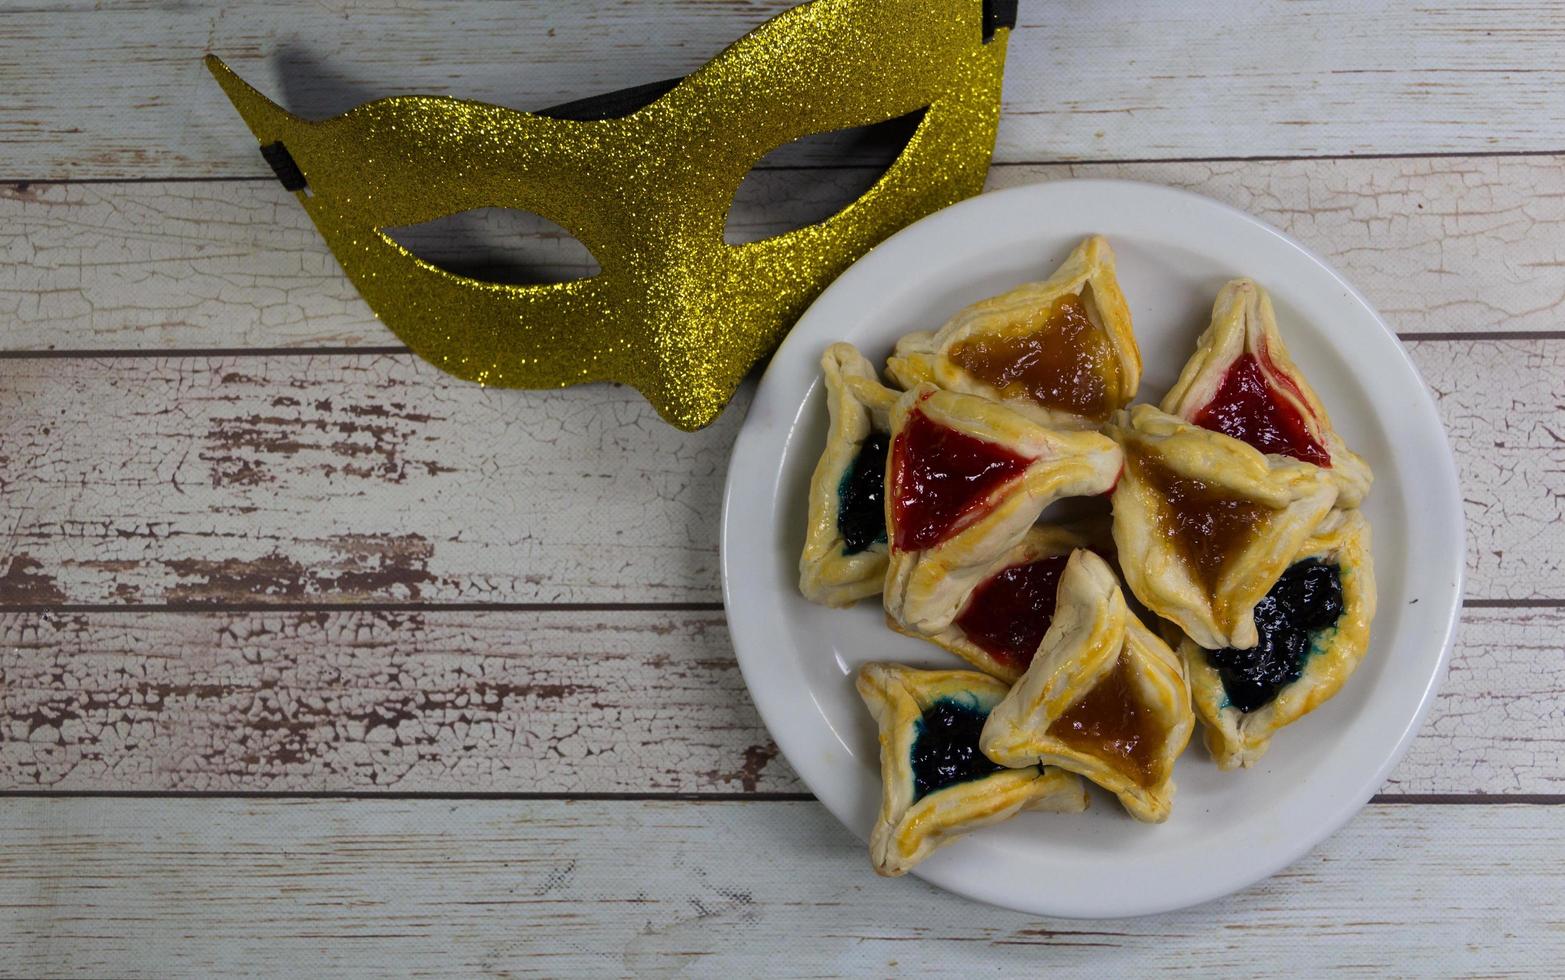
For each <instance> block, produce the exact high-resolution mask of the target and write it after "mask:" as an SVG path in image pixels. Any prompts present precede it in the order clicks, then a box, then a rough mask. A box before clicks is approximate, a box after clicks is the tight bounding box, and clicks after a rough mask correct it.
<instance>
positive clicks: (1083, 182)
mask: <svg viewBox="0 0 1565 980" xmlns="http://www.w3.org/2000/svg"><path fill="white" fill-rule="evenodd" d="M1066 185H1069V186H1070V187H1073V188H1076V189H1077V190H1079V191H1081V192H1083V193H1091V192H1113V191H1116V190H1118V191H1124V192H1131V193H1135V194H1149V193H1150V194H1152V195H1153V196H1166V197H1167V198H1168V200H1169V201H1170V202H1173V203H1182V204H1183V205H1185V206H1195V207H1198V208H1204V209H1217V210H1220V211H1222V212H1225V213H1226V214H1227V215H1228V216H1229V217H1230V218H1232V219H1237V220H1238V221H1240V222H1242V223H1244V224H1246V225H1249V226H1250V227H1252V228H1254V229H1256V230H1259V231H1261V232H1264V233H1266V234H1267V235H1269V236H1271V237H1274V238H1276V239H1278V240H1280V242H1281V243H1283V244H1284V245H1286V246H1288V247H1289V248H1291V249H1293V250H1294V251H1296V252H1298V253H1300V255H1301V256H1302V257H1303V258H1304V259H1306V260H1308V261H1309V262H1310V263H1312V264H1314V265H1315V266H1316V267H1317V268H1318V269H1319V270H1320V271H1322V272H1324V273H1325V274H1326V275H1327V276H1329V277H1330V278H1331V279H1332V280H1334V281H1335V282H1336V283H1337V284H1338V285H1340V287H1341V288H1342V290H1343V292H1344V293H1345V294H1347V296H1348V297H1349V298H1350V299H1351V300H1352V301H1353V302H1354V303H1355V304H1356V305H1358V306H1359V307H1361V308H1362V309H1363V310H1364V311H1365V312H1366V313H1367V314H1368V315H1369V316H1370V318H1371V319H1372V320H1373V321H1374V322H1375V324H1376V325H1377V326H1378V327H1379V329H1380V330H1381V332H1382V333H1383V334H1384V335H1385V336H1386V338H1387V339H1389V340H1390V341H1391V342H1392V345H1393V347H1394V349H1395V350H1396V352H1397V355H1398V357H1399V358H1400V361H1401V363H1400V367H1401V368H1402V369H1403V370H1406V371H1408V372H1410V373H1411V376H1412V377H1414V378H1416V379H1417V381H1418V385H1417V389H1418V410H1419V411H1420V412H1421V413H1422V414H1424V415H1425V416H1426V420H1427V421H1430V422H1433V425H1434V429H1433V431H1438V433H1439V435H1440V444H1441V447H1442V449H1443V450H1444V452H1443V453H1441V454H1440V455H1439V459H1438V464H1437V465H1438V468H1439V471H1440V475H1441V477H1442V480H1441V486H1440V487H1439V488H1438V489H1439V490H1440V491H1444V490H1447V489H1449V490H1450V491H1452V492H1450V493H1443V492H1442V493H1440V496H1442V497H1444V498H1445V499H1444V503H1446V504H1448V505H1449V506H1448V507H1447V513H1446V514H1445V515H1444V516H1443V518H1440V519H1437V522H1436V523H1437V524H1439V526H1441V527H1450V528H1452V529H1453V530H1454V532H1455V533H1454V534H1453V535H1452V538H1453V540H1454V541H1456V542H1457V544H1456V546H1455V547H1454V549H1453V552H1454V558H1455V561H1454V564H1453V566H1452V568H1451V578H1450V582H1449V585H1448V586H1446V587H1445V588H1444V589H1443V590H1442V593H1443V594H1442V596H1441V597H1442V598H1447V599H1448V601H1447V602H1446V604H1445V607H1446V608H1445V610H1444V612H1443V622H1440V623H1438V628H1439V632H1440V637H1441V640H1440V650H1439V654H1438V656H1437V657H1436V658H1435V660H1434V661H1433V663H1432V664H1431V669H1430V672H1429V676H1428V678H1427V681H1426V682H1425V684H1424V688H1423V690H1422V691H1421V692H1420V693H1419V700H1418V703H1417V706H1416V708H1415V710H1414V711H1413V713H1412V714H1411V716H1410V717H1409V718H1408V719H1407V722H1406V724H1404V725H1403V726H1402V727H1401V730H1400V731H1399V732H1398V733H1397V737H1396V739H1395V741H1394V743H1392V744H1391V746H1390V751H1389V752H1387V753H1386V755H1385V757H1384V759H1383V761H1382V762H1381V764H1380V765H1379V766H1377V767H1376V768H1375V770H1374V772H1373V774H1372V776H1366V778H1365V779H1364V780H1363V783H1362V786H1361V791H1360V792H1359V793H1357V794H1354V795H1353V796H1352V797H1351V799H1350V800H1347V801H1345V802H1342V803H1339V804H1338V805H1337V806H1336V808H1335V809H1334V810H1333V812H1332V814H1331V816H1330V818H1328V819H1326V820H1324V821H1322V822H1321V824H1320V827H1321V831H1320V833H1318V834H1315V835H1314V837H1313V839H1306V838H1301V840H1303V843H1302V844H1291V845H1289V846H1287V847H1285V848H1283V849H1281V850H1280V851H1279V852H1278V855H1277V856H1276V857H1274V858H1273V859H1271V860H1268V861H1264V862H1260V863H1258V864H1256V865H1254V866H1252V867H1251V869H1250V870H1248V871H1246V872H1244V873H1242V874H1238V875H1229V876H1228V877H1223V876H1221V875H1215V876H1212V878H1211V880H1210V884H1208V885H1207V886H1206V887H1195V888H1192V889H1189V890H1187V892H1186V893H1185V894H1183V895H1181V896H1180V897H1179V898H1177V899H1175V900H1172V901H1169V900H1157V899H1152V898H1147V899H1144V900H1142V901H1141V902H1140V903H1134V904H1127V905H1126V906H1125V907H1124V908H1117V909H1108V908H1093V909H1090V910H1086V911H1072V910H1071V909H1062V908H1057V907H1054V906H1050V905H1047V903H1044V904H1038V903H1032V902H1028V901H1026V900H1025V899H1026V897H1027V896H1009V895H1005V894H997V893H996V892H995V891H994V890H993V889H988V888H977V887H971V886H969V885H967V884H964V883H960V882H958V881H953V880H951V878H952V876H949V875H941V876H939V877H938V878H934V877H931V876H929V875H923V874H920V870H921V869H920V868H915V869H914V871H913V873H914V874H915V875H919V877H921V878H924V879H925V880H926V881H929V882H930V883H931V884H934V885H936V886H937V887H939V888H941V889H944V890H946V891H950V892H952V893H954V894H958V895H962V896H963V897H965V898H969V899H973V900H975V901H980V902H984V903H987V904H991V905H996V906H999V907H1003V908H1010V909H1013V910H1016V911H1020V912H1026V913H1028V914H1035V915H1048V916H1054V917H1061V918H1110V919H1112V918H1129V917H1136V916H1143V915H1152V914H1158V913H1161V912H1168V911H1173V910H1176V909H1183V908H1191V907H1194V906H1197V905H1201V904H1204V903H1206V902H1209V901H1212V900H1215V899H1218V898H1221V897H1224V896H1226V895H1230V894H1233V893H1236V892H1238V891H1241V890H1243V889H1245V888H1248V887H1250V886H1252V885H1254V884H1256V883H1257V882H1260V881H1264V880H1265V879H1267V878H1270V877H1271V876H1272V875H1274V874H1276V873H1277V872H1278V871H1281V870H1282V869H1283V868H1286V867H1288V866H1289V865H1291V864H1293V863H1294V862H1296V861H1298V860H1299V859H1300V858H1302V857H1304V856H1305V855H1306V854H1308V853H1309V852H1310V851H1311V850H1313V849H1314V848H1315V847H1317V846H1319V845H1320V843H1322V842H1324V841H1325V840H1326V839H1328V838H1329V837H1331V836H1332V835H1334V834H1335V833H1337V831H1339V830H1340V829H1341V828H1342V827H1343V826H1344V825H1345V824H1346V823H1347V822H1348V821H1349V820H1351V819H1352V818H1353V817H1354V816H1355V815H1357V814H1358V813H1359V812H1360V811H1362V809H1363V808H1364V806H1365V805H1367V804H1368V803H1369V801H1370V800H1371V799H1372V798H1373V797H1374V795H1375V793H1376V792H1377V791H1378V790H1379V789H1380V787H1381V786H1382V785H1384V782H1385V779H1386V777H1387V776H1388V775H1389V774H1390V773H1391V771H1392V770H1393V769H1395V767H1396V766H1397V765H1398V764H1399V763H1400V762H1401V761H1402V759H1403V758H1404V756H1405V755H1406V753H1407V751H1408V749H1409V748H1410V746H1411V744H1412V741H1413V739H1414V738H1415V737H1416V736H1417V734H1418V732H1419V731H1420V730H1421V728H1422V727H1423V723H1424V720H1425V719H1426V718H1427V716H1428V713H1429V711H1430V709H1431V707H1432V706H1433V703H1434V701H1435V698H1436V695H1437V694H1438V691H1439V688H1440V685H1441V683H1442V682H1443V681H1444V679H1445V676H1446V674H1447V673H1448V670H1449V663H1450V656H1451V651H1452V649H1453V646H1454V642H1455V636H1456V629H1457V626H1458V625H1459V623H1460V619H1461V612H1462V599H1463V596H1464V595H1465V588H1466V514H1465V511H1464V509H1463V507H1462V501H1461V481H1460V471H1459V469H1458V467H1457V464H1456V458H1455V452H1454V450H1453V448H1452V444H1451V439H1450V434H1449V432H1448V431H1447V430H1446V428H1445V424H1444V422H1443V420H1442V419H1441V418H1440V415H1439V410H1438V407H1437V405H1436V404H1435V401H1434V398H1433V395H1432V392H1431V390H1430V388H1429V385H1428V383H1427V382H1426V381H1424V379H1423V376H1422V374H1421V373H1420V372H1419V371H1418V369H1417V366H1416V364H1414V362H1413V360H1412V358H1411V355H1410V354H1409V353H1408V351H1407V348H1406V347H1405V346H1404V345H1403V343H1402V341H1401V338H1400V337H1398V336H1397V334H1396V331H1395V330H1393V329H1392V328H1391V326H1390V325H1389V324H1388V323H1387V322H1386V321H1385V319H1384V317H1382V316H1381V315H1380V313H1379V311H1378V310H1376V309H1375V307H1374V306H1373V305H1372V304H1371V303H1370V302H1369V301H1368V299H1367V298H1366V297H1365V296H1364V295H1363V294H1362V293H1360V292H1359V290H1358V289H1357V288H1356V287H1355V286H1354V285H1353V284H1352V283H1350V282H1349V281H1348V280H1347V279H1346V278H1345V277H1344V276H1343V275H1342V274H1341V273H1340V272H1338V271H1337V269H1336V268H1335V267H1333V266H1332V265H1331V264H1330V263H1328V262H1327V261H1325V260H1324V259H1323V258H1322V257H1321V256H1320V255H1318V254H1317V253H1316V252H1314V251H1313V250H1312V249H1310V248H1308V247H1307V246H1305V245H1304V244H1303V243H1301V242H1299V241H1298V240H1297V239H1295V238H1293V237H1292V236H1291V235H1289V234H1287V233H1286V232H1284V231H1282V230H1281V229H1278V228H1276V227H1275V226H1273V225H1271V224H1269V223H1268V222H1266V221H1264V220H1262V219H1260V218H1258V217H1256V216H1255V215H1252V214H1250V213H1248V212H1246V211H1243V210H1241V209H1239V208H1236V207H1233V206H1231V205H1229V204H1226V203H1224V202H1222V201H1218V200H1214V199H1212V198H1210V197H1207V196H1205V195H1203V194H1199V193H1196V192H1194V191H1190V190H1186V189H1183V188H1177V187H1170V186H1168V185H1164V184H1157V183H1151V182H1146V181H1136V180H1125V179H1117V178H1063V179H1060V180H1047V179H1046V180H1041V181H1032V182H1029V183H1026V184H1021V185H1017V186H1014V187H1009V188H1004V189H999V190H993V191H988V192H985V193H982V194H979V195H975V196H974V197H970V198H967V199H965V200H963V201H959V202H957V203H956V204H953V205H950V206H948V207H946V208H942V209H941V210H939V211H936V212H934V213H933V214H930V215H927V216H926V217H924V218H921V219H920V220H918V221H915V222H913V223H912V224H910V225H908V226H907V227H905V228H903V229H901V230H900V231H898V232H896V233H895V234H893V235H891V236H890V237H888V238H887V239H886V240H885V241H883V242H881V243H880V244H879V245H878V246H876V247H875V248H874V249H872V250H871V251H870V252H869V253H867V254H866V255H865V256H864V257H863V258H861V259H860V260H859V261H858V262H855V263H854V264H853V265H852V266H850V267H849V268H848V270H846V271H845V272H844V273H843V274H842V275H841V276H839V277H838V278H837V279H836V280H835V281H833V282H832V283H831V284H829V285H828V286H827V287H826V288H825V289H824V290H823V291H822V292H821V293H820V295H819V296H817V297H816V299H815V300H814V301H813V302H812V303H811V304H810V306H809V307H808V308H806V310H805V311H804V313H803V314H801V315H800V317H799V319H798V321H796V323H795V325H794V328H793V329H790V330H789V332H788V333H787V334H786V335H785V336H784V338H783V340H782V342H781V344H779V346H778V348H777V350H776V351H775V352H774V353H773V355H772V357H771V360H770V362H769V363H768V365H767V368H766V370H765V371H764V372H763V374H762V377H761V380H760V382H759V384H758V386H757V388H756V392H755V395H754V397H753V398H752V400H751V402H750V405H749V406H748V407H747V409H746V413H745V418H744V420H743V421H742V423H741V425H740V428H739V431H738V434H737V435H736V437H735V440H734V445H733V448H732V450H731V452H730V455H729V459H728V471H727V473H726V475H725V478H724V488H723V501H722V508H721V515H720V522H719V546H718V550H719V561H720V568H721V578H722V590H723V608H724V616H725V620H726V622H727V625H728V630H729V635H730V639H731V642H732V643H733V645H734V652H735V660H736V662H737V663H738V665H739V669H740V674H741V676H742V677H743V678H744V681H745V686H746V688H747V690H748V692H749V694H750V698H751V701H752V702H753V703H754V705H755V707H756V710H757V712H758V713H759V714H760V715H761V719H762V722H763V723H764V724H765V725H766V727H767V731H768V734H769V735H770V736H771V737H772V739H773V741H774V742H776V744H777V747H778V749H779V750H780V751H781V752H782V753H783V756H784V757H785V758H787V759H788V761H789V763H790V765H792V766H793V768H794V771H795V772H796V773H797V774H798V776H799V778H800V780H801V781H802V782H803V783H804V784H805V786H806V787H808V788H809V789H810V791H811V793H812V794H813V795H814V796H815V797H816V799H817V800H818V801H819V802H820V803H821V804H822V805H824V806H825V807H826V809H827V810H828V811H829V812H831V813H832V815H833V816H834V817H836V818H837V820H838V821H839V822H840V823H842V824H843V825H844V827H846V828H847V829H848V830H849V831H850V832H851V833H853V834H854V835H855V836H858V837H860V838H862V837H863V836H864V835H863V833H862V832H861V831H860V830H859V829H858V828H856V827H854V826H853V823H852V822H851V821H850V820H849V819H848V818H847V817H846V816H845V815H844V813H842V812H840V810H839V806H838V805H834V803H833V801H832V800H830V799H828V796H830V795H831V794H823V793H822V792H821V790H820V787H819V786H817V784H816V781H815V780H814V779H812V777H811V775H810V772H811V771H812V770H814V768H815V766H812V765H800V764H799V763H800V761H801V760H800V755H801V753H798V752H790V749H789V745H788V743H789V742H790V741H792V738H791V737H790V736H788V735H786V734H780V733H786V732H787V731H788V730H789V729H788V727H787V726H784V725H780V724H778V718H777V710H778V706H777V705H776V704H775V703H773V701H772V699H771V698H770V696H769V695H764V694H758V688H757V678H756V676H755V670H756V666H755V665H756V664H757V663H758V662H759V661H754V660H752V659H751V656H750V655H747V654H746V653H745V652H744V648H745V646H746V642H747V641H745V640H742V639H741V636H742V635H743V634H744V633H745V632H746V631H745V630H744V629H743V627H742V626H741V624H740V623H739V622H738V621H736V616H735V596H734V581H735V576H734V574H733V565H734V560H733V559H734V557H735V556H734V555H733V554H732V548H733V541H734V538H735V535H734V531H733V529H734V526H735V524H734V517H735V513H736V502H735V491H736V484H737V482H738V480H739V479H740V476H739V474H740V473H741V468H739V467H736V466H735V465H734V462H735V460H737V459H739V458H740V457H741V456H742V455H743V454H744V453H745V452H746V451H747V450H748V447H749V446H750V445H751V444H752V443H753V442H754V440H756V439H758V438H759V435H758V429H757V427H756V426H755V425H753V424H752V423H753V422H754V421H755V419H756V410H757V408H759V407H762V406H764V405H765V404H766V398H765V396H766V394H767V393H768V391H769V389H770V387H772V386H775V385H776V384H778V382H777V381H776V378H778V377H779V376H780V372H781V365H784V364H786V363H787V358H786V357H785V356H784V355H785V354H787V353H788V352H789V351H790V346H789V345H790V344H794V343H804V341H803V340H801V339H799V338H801V337H802V336H803V332H802V331H800V330H799V329H798V327H799V326H800V325H802V324H805V323H807V322H809V320H810V318H811V316H812V315H814V314H815V313H816V311H817V310H818V309H820V308H822V307H823V306H827V305H829V304H830V303H831V302H833V301H834V298H835V296H836V294H837V293H840V292H842V291H844V290H846V289H851V288H853V283H854V280H855V279H856V278H857V276H856V275H855V272H854V270H856V269H859V268H860V267H861V263H865V262H866V261H867V260H869V259H870V258H871V257H872V256H874V255H875V254H877V253H885V252H887V251H890V250H892V249H897V248H902V247H905V243H906V242H907V241H909V240H914V239H916V238H918V237H920V236H923V235H928V234H931V233H932V229H936V228H939V227H940V226H942V225H946V224H952V223H955V222H958V221H964V220H967V215H968V214H969V213H972V214H974V215H977V214H980V213H981V212H982V211H983V210H984V209H987V208H996V207H1000V206H1002V205H1001V203H999V202H1001V201H1002V200H1003V199H1010V198H1023V197H1028V196H1033V195H1038V194H1040V193H1045V194H1046V193H1059V192H1060V189H1061V187H1063V186H1066ZM796 422H797V420H795V427H796ZM784 458H786V453H785V455H784ZM772 462H773V465H775V464H776V463H778V462H780V461H779V460H774V461H772ZM780 477H781V474H780V473H779V474H778V478H779V479H780ZM762 690H764V688H762ZM796 748H798V746H796Z"/></svg>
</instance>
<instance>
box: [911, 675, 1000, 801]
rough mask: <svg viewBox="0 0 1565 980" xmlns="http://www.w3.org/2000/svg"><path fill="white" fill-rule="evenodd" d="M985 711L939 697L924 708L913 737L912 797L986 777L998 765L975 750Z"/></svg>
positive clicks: (982, 726)
mask: <svg viewBox="0 0 1565 980" xmlns="http://www.w3.org/2000/svg"><path fill="white" fill-rule="evenodd" d="M988 717H989V713H988V712H987V711H980V710H978V709H977V708H976V707H973V706H972V705H969V704H963V703H962V702H960V701H954V700H952V699H950V698H942V699H940V700H939V701H936V702H935V703H934V704H932V705H930V706H929V707H928V708H925V709H924V717H923V718H921V719H919V721H918V722H917V723H916V724H917V726H918V727H917V729H916V730H915V734H914V738H913V798H914V799H915V800H918V799H922V798H924V797H925V796H928V795H929V794H930V793H933V792H934V791H935V790H937V789H945V788H946V787H947V786H950V785H953V784H955V783H964V782H967V781H968V780H970V779H979V778H981V777H983V776H987V775H989V774H990V773H992V772H995V771H996V770H998V769H1001V768H1002V767H1001V766H997V765H995V764H994V763H993V762H990V761H989V757H988V756H986V755H984V754H983V753H982V752H980V751H979V750H978V733H979V732H981V731H983V728H984V721H985V720H986V719H987V718H988Z"/></svg>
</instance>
